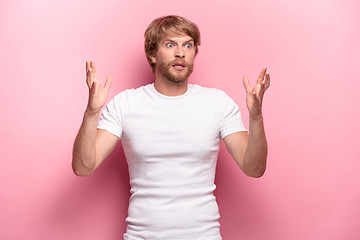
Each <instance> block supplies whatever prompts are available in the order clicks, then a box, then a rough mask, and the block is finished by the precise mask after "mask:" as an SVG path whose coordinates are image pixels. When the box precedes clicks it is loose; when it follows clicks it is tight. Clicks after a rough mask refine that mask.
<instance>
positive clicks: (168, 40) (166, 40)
mask: <svg viewBox="0 0 360 240" xmlns="http://www.w3.org/2000/svg"><path fill="white" fill-rule="evenodd" d="M165 42H173V43H176V42H175V41H174V40H171V39H165ZM190 42H192V43H194V39H190V40H187V41H185V42H184V43H190Z"/></svg>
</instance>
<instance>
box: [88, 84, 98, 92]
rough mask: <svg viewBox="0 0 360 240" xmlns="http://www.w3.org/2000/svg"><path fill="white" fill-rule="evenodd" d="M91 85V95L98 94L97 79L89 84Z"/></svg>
mask: <svg viewBox="0 0 360 240" xmlns="http://www.w3.org/2000/svg"><path fill="white" fill-rule="evenodd" d="M89 87H90V95H95V94H96V87H97V86H96V81H93V82H92V84H91V85H90V86H89Z"/></svg>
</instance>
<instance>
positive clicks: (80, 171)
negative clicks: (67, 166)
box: [71, 160, 93, 177]
mask: <svg viewBox="0 0 360 240" xmlns="http://www.w3.org/2000/svg"><path fill="white" fill-rule="evenodd" d="M75 163H76V161H74V160H73V162H72V166H71V167H72V171H73V173H74V174H75V175H76V176H79V177H85V176H90V175H91V174H92V172H93V170H92V169H89V168H87V167H85V166H78V164H75Z"/></svg>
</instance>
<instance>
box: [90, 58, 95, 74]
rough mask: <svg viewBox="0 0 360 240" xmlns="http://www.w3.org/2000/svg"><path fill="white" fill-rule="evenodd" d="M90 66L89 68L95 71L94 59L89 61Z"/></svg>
mask: <svg viewBox="0 0 360 240" xmlns="http://www.w3.org/2000/svg"><path fill="white" fill-rule="evenodd" d="M90 67H91V69H92V72H96V69H95V62H94V61H90Z"/></svg>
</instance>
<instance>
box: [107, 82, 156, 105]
mask: <svg viewBox="0 0 360 240" xmlns="http://www.w3.org/2000/svg"><path fill="white" fill-rule="evenodd" d="M152 85H153V84H148V85H144V86H141V87H138V88H129V89H125V90H123V91H121V92H120V93H118V94H117V95H115V97H114V98H113V100H114V101H120V100H122V99H129V98H133V97H139V96H142V95H147V94H149V92H151V88H152Z"/></svg>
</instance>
